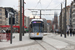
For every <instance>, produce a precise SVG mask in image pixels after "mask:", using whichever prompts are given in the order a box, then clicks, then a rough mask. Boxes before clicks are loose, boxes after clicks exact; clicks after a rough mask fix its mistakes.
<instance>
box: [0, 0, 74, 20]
mask: <svg viewBox="0 0 75 50" xmlns="http://www.w3.org/2000/svg"><path fill="white" fill-rule="evenodd" d="M18 1H19V0H0V7H13V8H14V9H16V10H18V9H19V2H18ZM72 1H73V0H67V5H70V4H71V2H72ZM25 2H26V4H25V10H26V11H25V15H26V16H31V14H32V12H31V11H29V10H27V9H32V8H33V9H34V8H36V9H37V8H39V9H60V8H61V5H60V3H63V7H64V5H65V3H64V2H65V0H25ZM54 12H57V13H58V15H59V13H60V10H59V11H42V14H45V13H46V14H54ZM34 13H35V12H34ZM38 13H39V11H38ZM53 17H54V15H42V18H46V19H48V20H52V19H53Z"/></svg>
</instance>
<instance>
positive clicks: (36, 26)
mask: <svg viewBox="0 0 75 50" xmlns="http://www.w3.org/2000/svg"><path fill="white" fill-rule="evenodd" d="M43 31H44V22H43V19H32V20H31V22H30V25H29V37H30V39H31V38H41V39H42V38H43Z"/></svg>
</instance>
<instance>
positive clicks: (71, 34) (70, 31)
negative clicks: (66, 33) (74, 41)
mask: <svg viewBox="0 0 75 50" xmlns="http://www.w3.org/2000/svg"><path fill="white" fill-rule="evenodd" d="M72 31H73V30H72V28H70V36H72V33H73V32H72Z"/></svg>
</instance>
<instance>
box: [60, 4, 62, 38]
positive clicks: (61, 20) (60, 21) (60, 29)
mask: <svg viewBox="0 0 75 50" xmlns="http://www.w3.org/2000/svg"><path fill="white" fill-rule="evenodd" d="M60 31H61V37H62V3H61V16H60Z"/></svg>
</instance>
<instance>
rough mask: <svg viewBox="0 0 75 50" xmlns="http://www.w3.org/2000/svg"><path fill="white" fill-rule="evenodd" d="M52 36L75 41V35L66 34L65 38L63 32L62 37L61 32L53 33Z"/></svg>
mask: <svg viewBox="0 0 75 50" xmlns="http://www.w3.org/2000/svg"><path fill="white" fill-rule="evenodd" d="M50 36H53V37H55V38H58V39H63V40H67V41H71V42H74V43H75V36H70V35H69V36H67V35H66V38H64V34H62V37H61V36H60V34H55V33H51V34H50Z"/></svg>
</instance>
